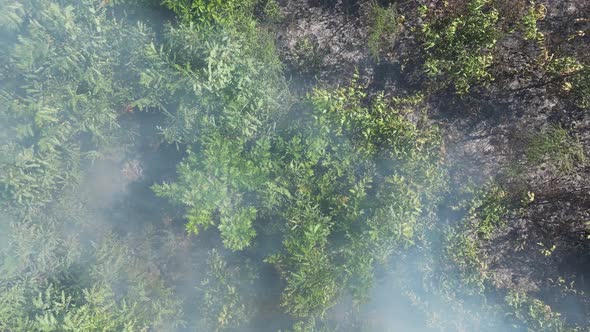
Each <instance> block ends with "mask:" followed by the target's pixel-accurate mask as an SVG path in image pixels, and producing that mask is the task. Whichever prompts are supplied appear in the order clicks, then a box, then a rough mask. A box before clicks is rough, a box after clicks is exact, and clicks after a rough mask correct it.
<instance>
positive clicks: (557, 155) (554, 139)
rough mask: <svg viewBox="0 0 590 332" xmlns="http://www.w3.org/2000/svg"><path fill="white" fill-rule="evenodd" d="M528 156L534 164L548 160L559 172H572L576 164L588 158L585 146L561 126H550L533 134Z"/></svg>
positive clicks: (529, 160) (528, 159)
mask: <svg viewBox="0 0 590 332" xmlns="http://www.w3.org/2000/svg"><path fill="white" fill-rule="evenodd" d="M526 158H527V161H528V162H529V163H531V164H532V165H538V164H540V163H542V162H547V163H549V164H550V165H553V167H555V168H556V169H557V170H558V171H559V172H571V171H572V170H573V169H574V167H575V166H576V164H578V163H583V162H585V160H586V155H585V153H584V148H583V146H582V145H581V144H580V142H579V141H577V140H576V139H575V138H574V137H572V136H571V135H570V133H569V132H568V131H567V130H566V129H564V128H561V127H550V128H549V129H546V130H545V131H543V132H540V133H537V134H534V135H532V136H531V138H530V140H529V143H528V147H527V150H526Z"/></svg>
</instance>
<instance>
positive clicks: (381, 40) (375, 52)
mask: <svg viewBox="0 0 590 332" xmlns="http://www.w3.org/2000/svg"><path fill="white" fill-rule="evenodd" d="M368 15H369V36H368V40H367V44H368V47H369V52H370V53H371V56H373V58H375V59H377V58H378V57H379V54H380V53H381V52H382V51H383V50H384V49H387V48H388V47H390V46H392V44H393V43H394V41H395V38H396V34H397V32H398V30H399V14H398V12H397V9H396V7H395V6H394V5H391V4H390V5H389V6H387V7H382V6H381V5H379V4H378V3H377V2H373V3H371V7H370V11H369V14H368Z"/></svg>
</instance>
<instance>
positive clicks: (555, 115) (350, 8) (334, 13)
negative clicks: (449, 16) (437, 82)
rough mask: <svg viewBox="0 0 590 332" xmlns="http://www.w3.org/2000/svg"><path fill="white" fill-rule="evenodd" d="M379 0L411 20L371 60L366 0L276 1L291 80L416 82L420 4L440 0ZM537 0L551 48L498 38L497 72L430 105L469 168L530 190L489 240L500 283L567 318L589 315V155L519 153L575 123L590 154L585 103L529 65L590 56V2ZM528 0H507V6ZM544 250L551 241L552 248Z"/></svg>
mask: <svg viewBox="0 0 590 332" xmlns="http://www.w3.org/2000/svg"><path fill="white" fill-rule="evenodd" d="M383 2H384V3H396V4H397V6H398V10H399V11H400V13H402V14H403V15H404V16H405V19H406V20H405V22H404V24H403V26H402V27H401V29H400V31H398V38H396V40H395V41H394V42H392V45H391V47H390V48H389V49H388V50H386V52H384V54H383V55H382V58H381V59H379V60H375V59H373V58H372V57H371V56H370V54H369V51H368V48H367V45H366V40H367V35H368V25H367V19H366V18H367V15H368V14H369V6H370V1H354V0H333V1H320V0H281V1H280V5H281V9H282V14H283V20H282V21H281V23H280V25H279V26H278V32H277V40H278V46H279V49H280V52H281V55H282V57H283V60H284V62H285V63H286V65H287V72H288V74H289V76H290V77H291V79H292V84H293V85H294V86H295V87H296V88H298V89H299V90H300V91H302V92H305V91H306V89H307V88H308V87H310V86H312V84H314V83H318V82H319V83H320V84H328V85H338V84H343V83H345V82H347V81H349V80H350V78H351V77H352V74H353V73H354V72H355V71H358V72H359V73H360V75H361V78H362V79H363V80H364V81H365V82H367V83H368V84H369V86H370V87H371V88H372V89H373V90H374V91H384V92H385V94H386V95H399V94H404V93H407V92H415V91H420V89H421V88H423V84H422V83H423V80H424V78H423V77H422V76H423V75H422V74H421V73H420V70H419V62H420V50H419V47H420V45H419V44H418V43H417V41H416V40H415V37H414V35H413V34H412V28H413V27H415V26H416V24H418V23H419V19H418V18H416V16H417V15H416V14H415V13H416V9H417V7H418V5H419V4H420V3H424V4H426V5H428V6H431V7H432V6H439V5H440V4H439V2H440V1H436V0H423V1H398V2H396V1H383ZM537 3H538V5H542V6H544V7H545V8H546V15H545V17H544V19H542V20H540V21H539V27H540V31H541V32H542V33H543V34H544V38H545V41H546V45H547V49H548V52H549V54H541V52H540V51H539V48H538V45H536V44H535V42H534V41H523V40H522V38H520V39H519V38H518V35H516V34H514V33H513V34H507V35H506V36H504V37H503V38H502V39H501V40H499V41H498V44H497V47H498V49H497V50H496V55H495V63H496V64H495V65H494V69H493V70H494V76H495V78H496V79H495V81H494V82H493V83H492V84H491V85H490V86H488V87H486V88H475V89H473V90H472V91H471V93H469V94H468V95H466V96H463V97H458V96H456V95H454V94H452V93H449V92H448V91H440V90H434V91H433V92H432V93H431V94H430V96H429V101H430V114H429V115H430V119H431V120H432V122H433V123H435V124H436V125H438V126H440V127H441V128H442V132H443V134H444V141H445V145H446V151H447V158H448V159H449V160H450V161H451V162H452V164H453V165H456V166H457V167H460V168H461V169H462V172H463V173H465V174H468V175H469V177H471V178H473V179H476V181H479V182H483V181H485V180H487V179H489V178H493V179H495V180H496V181H497V182H498V183H499V184H500V185H501V186H502V187H504V188H505V189H507V190H508V191H510V192H512V193H514V194H515V195H518V194H519V193H522V192H533V193H535V199H534V201H533V202H532V203H530V204H528V205H526V206H525V207H522V208H519V209H516V210H514V211H512V212H511V213H509V215H508V216H507V217H506V226H505V227H502V228H500V229H498V230H497V231H496V233H495V234H494V235H493V236H492V238H491V239H490V240H489V241H486V242H485V243H483V244H482V249H481V254H482V257H485V260H486V262H487V263H488V266H489V273H490V274H491V275H492V280H494V283H495V284H496V286H497V287H499V288H500V289H503V288H504V289H508V288H509V289H517V290H522V291H527V292H531V293H532V294H534V295H536V296H538V297H539V298H541V299H543V300H545V301H546V302H547V303H548V304H550V305H552V307H553V308H554V309H555V310H557V311H563V312H566V311H567V312H568V317H567V318H568V319H569V320H572V321H575V322H585V320H586V319H587V317H589V316H590V297H589V296H588V295H587V294H589V293H590V241H589V240H588V236H589V235H590V225H588V223H589V222H590V166H588V165H587V163H584V162H578V163H575V164H574V166H573V169H570V170H569V171H568V172H558V171H556V169H555V167H552V166H551V164H552V161H551V160H546V161H545V162H543V163H541V164H537V165H529V164H527V163H526V160H525V159H526V158H525V157H524V156H525V153H526V149H527V140H528V139H529V138H530V137H531V135H534V133H538V132H543V131H544V130H547V129H548V128H554V127H561V128H566V129H568V130H569V132H570V133H571V134H572V136H573V137H575V138H576V140H578V141H579V143H580V144H581V146H582V147H583V149H584V150H585V153H586V155H590V110H588V109H582V108H580V107H578V106H576V105H575V104H574V103H573V102H572V99H571V96H569V95H567V94H566V93H564V92H563V91H562V89H561V88H560V87H561V83H562V82H559V81H553V80H551V79H549V78H547V77H546V75H545V73H544V72H543V71H542V70H539V69H536V68H535V67H534V66H531V65H530V64H531V63H535V61H539V58H540V57H543V56H545V57H547V56H551V54H552V53H555V54H559V55H561V56H575V57H577V58H578V59H588V58H589V56H588V54H590V3H589V2H588V1H585V0H570V1H558V0H544V1H537ZM524 4H525V2H523V1H515V2H506V4H505V6H506V9H505V10H506V12H505V14H506V15H508V14H510V13H512V12H514V11H518V10H522V8H524ZM507 24H508V23H507ZM580 31H582V32H585V35H583V34H581V33H580ZM574 35H576V37H574V38H572V37H571V36H574ZM515 168H517V169H519V172H518V175H517V176H515V175H514V169H515ZM457 185H459V184H457ZM553 246H555V247H554V249H552V248H553ZM543 249H552V250H551V254H550V255H546V254H544V253H543ZM545 253H546V252H545ZM572 308H575V309H572Z"/></svg>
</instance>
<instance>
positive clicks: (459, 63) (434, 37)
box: [420, 0, 502, 94]
mask: <svg viewBox="0 0 590 332" xmlns="http://www.w3.org/2000/svg"><path fill="white" fill-rule="evenodd" d="M423 16H424V18H425V23H423V24H422V27H421V34H420V39H421V41H422V43H423V50H424V52H425V55H426V61H425V63H424V71H425V72H426V74H427V75H428V77H429V78H430V79H432V80H434V82H433V83H434V84H440V85H442V86H443V87H447V86H452V87H454V89H455V91H456V92H457V93H459V94H464V93H467V92H468V91H469V89H470V87H471V86H473V85H480V84H481V85H485V84H487V83H489V82H490V81H492V80H493V77H492V75H491V72H490V67H491V66H492V63H493V60H494V55H493V51H494V48H495V47H496V42H497V40H498V38H500V36H501V35H502V31H501V29H500V27H499V24H498V20H499V13H498V10H496V8H495V7H494V3H493V1H492V0H469V2H468V4H467V8H466V11H465V13H462V14H459V15H457V16H443V17H432V16H428V11H427V10H426V11H425V10H423Z"/></svg>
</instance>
